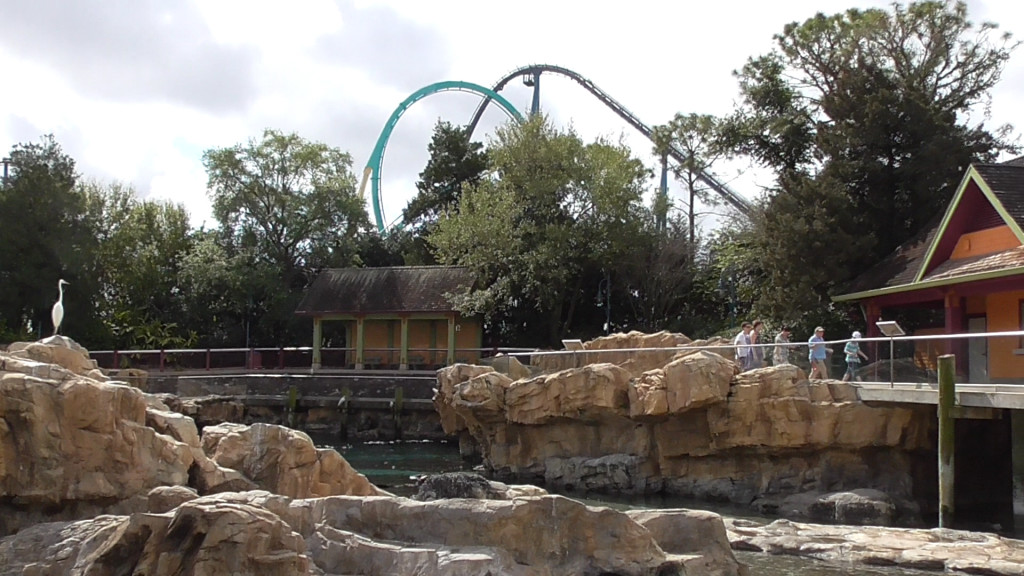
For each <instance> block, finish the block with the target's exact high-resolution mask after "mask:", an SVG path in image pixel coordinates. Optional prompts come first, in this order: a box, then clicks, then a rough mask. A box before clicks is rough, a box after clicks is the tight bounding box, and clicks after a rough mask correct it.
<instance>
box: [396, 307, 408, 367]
mask: <svg viewBox="0 0 1024 576" xmlns="http://www.w3.org/2000/svg"><path fill="white" fill-rule="evenodd" d="M401 330H402V348H401V350H400V351H399V353H398V369H399V370H408V369H409V317H408V316H402V325H401Z"/></svg>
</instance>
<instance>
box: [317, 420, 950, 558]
mask: <svg viewBox="0 0 1024 576" xmlns="http://www.w3.org/2000/svg"><path fill="white" fill-rule="evenodd" d="M316 440H317V439H316V438H314V441H316ZM318 444H319V442H318ZM324 444H326V445H328V447H332V448H334V449H335V450H337V451H338V452H339V453H341V455H342V456H344V457H345V459H346V460H348V462H349V464H351V465H352V467H353V468H355V469H356V470H358V471H359V472H360V473H362V474H364V475H365V476H366V477H367V478H368V479H369V480H370V482H373V483H374V484H375V485H377V486H379V487H380V488H383V489H384V490H387V491H388V492H391V493H393V494H396V495H398V496H411V495H412V494H414V493H415V492H416V481H415V478H416V477H417V476H420V475H423V474H438V473H441V472H454V471H459V470H472V469H473V467H472V465H470V464H468V463H466V462H465V461H464V460H463V459H462V457H461V456H460V455H459V447H458V444H456V443H445V442H427V441H425V442H366V443H353V444H341V445H330V444H329V442H325V443H324ZM566 496H568V497H570V498H574V499H576V500H580V501H582V502H584V503H586V504H587V505H590V506H608V507H610V508H616V509H619V510H622V509H635V508H691V509H704V510H711V511H713V512H717V513H719V514H722V515H724V516H729V517H731V518H746V519H749V520H754V521H757V522H764V523H768V522H770V521H771V520H770V519H768V518H760V517H756V516H753V515H752V514H751V512H750V510H749V509H748V508H745V507H740V506H729V505H710V504H708V503H706V502H696V501H692V500H686V499H681V498H673V497H666V496H648V497H616V496H606V495H601V496H596V497H595V496H588V497H582V496H580V495H577V494H566ZM735 554H736V558H737V559H738V560H739V561H740V562H742V563H744V564H746V565H747V566H749V567H750V576H854V575H866V576H897V575H899V576H904V575H909V576H913V575H922V576H923V575H932V576H934V574H935V572H923V571H920V570H907V569H901V568H879V567H868V566H861V565H856V566H842V565H836V564H830V563H826V562H822V561H819V560H814V559H810V558H800V557H795V556H775V555H771V554H761V553H757V552H742V551H737V552H735Z"/></svg>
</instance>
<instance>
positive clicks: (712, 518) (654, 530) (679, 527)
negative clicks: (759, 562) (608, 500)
mask: <svg viewBox="0 0 1024 576" xmlns="http://www.w3.org/2000/svg"><path fill="white" fill-rule="evenodd" d="M626 513H627V514H628V515H629V517H630V518H632V519H633V520H635V521H636V522H639V523H640V525H641V526H643V527H644V528H647V529H648V530H649V531H650V532H651V535H652V536H654V539H655V540H657V541H658V545H660V546H661V548H662V549H663V550H664V551H666V552H669V553H672V554H680V555H683V556H686V557H687V558H686V560H685V561H684V565H685V566H686V573H687V574H707V575H708V576H745V575H746V574H747V570H746V567H745V566H743V565H742V564H740V563H739V562H737V561H736V556H735V555H734V554H733V552H732V547H731V545H730V543H729V535H728V533H727V532H726V530H725V525H724V524H723V522H722V517H721V516H719V515H718V514H715V513H714V512H706V511H704V510H687V509H684V508H674V509H667V510H630V511H628V512H626Z"/></svg>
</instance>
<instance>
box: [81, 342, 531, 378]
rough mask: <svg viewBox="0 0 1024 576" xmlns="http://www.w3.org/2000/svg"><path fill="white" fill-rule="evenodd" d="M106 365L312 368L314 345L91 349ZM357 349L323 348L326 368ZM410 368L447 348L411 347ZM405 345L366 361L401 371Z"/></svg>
mask: <svg viewBox="0 0 1024 576" xmlns="http://www.w3.org/2000/svg"><path fill="white" fill-rule="evenodd" d="M522 350H523V349H522V348H458V349H456V350H455V361H456V362H463V363H468V364H475V363H479V362H482V361H485V360H486V359H487V358H489V357H491V356H496V355H498V354H503V353H510V352H518V351H522ZM90 357H91V358H92V359H94V360H96V363H97V364H98V365H99V367H100V368H104V369H108V370H113V369H126V368H139V369H142V370H148V371H151V372H166V371H204V370H208V371H215V370H220V371H224V370H283V371H296V370H309V369H310V367H311V366H312V364H313V349H312V348H311V347H309V346H300V347H279V348H205V349H163V350H100V351H93V352H90ZM355 359H356V349H355V348H321V349H320V366H321V369H327V370H330V369H352V368H354V367H355ZM406 359H407V360H408V365H409V369H411V370H437V369H438V368H443V367H444V366H446V365H447V363H448V349H447V348H443V349H442V348H409V350H408V355H407V357H406ZM400 360H401V349H399V348H366V349H364V350H363V365H364V368H366V369H369V370H397V369H398V368H399V367H400Z"/></svg>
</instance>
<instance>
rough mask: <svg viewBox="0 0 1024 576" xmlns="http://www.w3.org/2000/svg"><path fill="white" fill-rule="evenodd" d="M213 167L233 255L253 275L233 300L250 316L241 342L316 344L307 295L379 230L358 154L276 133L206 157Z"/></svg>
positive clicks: (219, 213)
mask: <svg viewBox="0 0 1024 576" xmlns="http://www.w3.org/2000/svg"><path fill="white" fill-rule="evenodd" d="M203 163H204V165H205V166H206V170H207V174H208V176H209V184H208V187H209V192H210V195H211V197H212V199H213V211H214V216H215V217H216V219H217V221H218V222H219V224H220V231H219V233H218V234H217V236H216V238H217V240H218V241H219V242H220V245H221V247H222V249H223V250H224V258H225V259H227V261H230V262H231V263H232V264H233V265H234V266H236V267H238V266H241V267H245V268H246V269H247V270H248V272H247V274H246V275H245V278H246V282H245V285H244V286H241V287H238V288H237V289H236V291H235V292H233V293H232V297H233V298H235V299H236V300H237V301H236V303H235V304H234V305H233V306H232V307H231V308H232V309H234V310H236V311H238V310H241V311H242V316H243V318H242V322H241V325H242V326H243V327H244V333H245V334H244V336H240V337H239V338H240V340H241V339H244V342H245V343H246V344H249V345H255V344H259V343H263V344H277V343H279V342H282V341H296V340H298V339H305V338H308V330H307V329H306V328H305V327H304V326H303V325H302V324H303V323H302V322H300V321H299V320H297V319H296V318H295V317H294V314H293V312H294V310H295V306H296V305H297V304H298V300H299V298H300V297H301V294H302V290H303V289H305V288H306V286H307V285H308V284H309V282H311V281H312V278H313V276H314V275H315V274H316V272H317V271H319V270H320V269H322V268H325V267H337V266H347V265H351V264H353V263H355V262H358V260H357V250H358V242H357V238H358V235H359V233H360V232H361V231H363V230H366V229H367V228H368V227H369V221H368V219H367V216H366V210H365V205H364V203H363V200H362V199H361V198H359V196H358V194H357V192H356V179H355V176H354V175H353V174H352V170H351V168H352V159H351V157H350V156H349V155H348V154H347V153H345V152H342V151H341V150H338V149H336V148H332V147H329V146H327V145H326V144H322V143H318V142H310V141H307V140H305V139H303V138H301V137H299V136H298V135H296V134H284V133H281V132H279V131H275V130H266V131H264V133H263V137H262V139H260V140H255V139H254V140H250V141H249V142H248V143H247V144H245V145H236V146H233V147H230V148H218V149H212V150H208V151H206V153H204V155H203ZM207 248H208V247H207ZM217 281H220V280H217ZM211 282H212V283H213V284H216V282H213V280H211Z"/></svg>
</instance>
